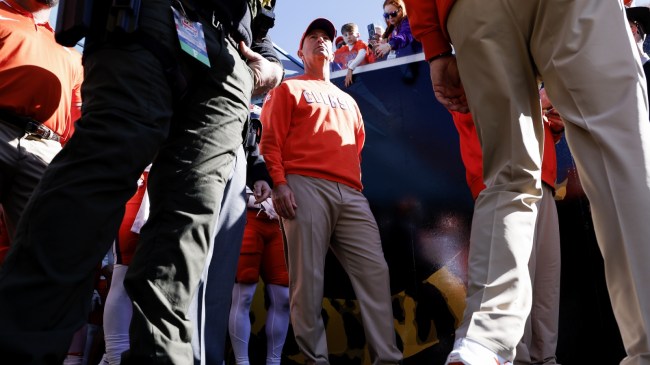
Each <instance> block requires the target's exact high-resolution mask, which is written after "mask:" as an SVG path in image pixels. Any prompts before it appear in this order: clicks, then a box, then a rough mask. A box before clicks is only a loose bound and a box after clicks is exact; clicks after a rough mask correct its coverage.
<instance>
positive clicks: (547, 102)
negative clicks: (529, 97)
mask: <svg viewBox="0 0 650 365" xmlns="http://www.w3.org/2000/svg"><path fill="white" fill-rule="evenodd" d="M539 100H540V101H541V103H542V110H547V109H551V108H553V104H551V99H549V98H548V95H546V89H544V88H541V89H540V90H539Z"/></svg>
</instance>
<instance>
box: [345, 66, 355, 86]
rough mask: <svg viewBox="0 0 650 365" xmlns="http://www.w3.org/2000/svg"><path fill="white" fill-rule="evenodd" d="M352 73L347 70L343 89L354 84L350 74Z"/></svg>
mask: <svg viewBox="0 0 650 365" xmlns="http://www.w3.org/2000/svg"><path fill="white" fill-rule="evenodd" d="M353 72H354V71H353V70H351V69H349V68H348V73H347V74H345V87H349V86H350V85H352V83H353V82H354V81H352V73H353Z"/></svg>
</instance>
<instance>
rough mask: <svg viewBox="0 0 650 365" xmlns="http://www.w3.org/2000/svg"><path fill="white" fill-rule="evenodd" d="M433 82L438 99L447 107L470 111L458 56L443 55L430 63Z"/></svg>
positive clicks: (463, 111)
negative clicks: (457, 60)
mask: <svg viewBox="0 0 650 365" xmlns="http://www.w3.org/2000/svg"><path fill="white" fill-rule="evenodd" d="M429 70H430V72H431V84H432V85H433V93H434V94H435V95H436V99H438V101H439V102H440V103H441V104H442V105H443V106H444V107H445V108H447V109H449V110H452V111H457V112H460V113H469V106H468V105H467V98H466V96H465V89H464V88H463V83H462V82H461V80H460V74H459V73H458V65H457V64H456V57H455V56H449V57H441V58H438V59H435V60H433V61H431V63H429Z"/></svg>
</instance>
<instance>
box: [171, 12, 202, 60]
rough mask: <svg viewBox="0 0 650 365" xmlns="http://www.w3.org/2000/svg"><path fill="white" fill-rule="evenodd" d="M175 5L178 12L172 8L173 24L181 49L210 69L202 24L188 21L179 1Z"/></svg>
mask: <svg viewBox="0 0 650 365" xmlns="http://www.w3.org/2000/svg"><path fill="white" fill-rule="evenodd" d="M176 4H178V7H179V8H180V10H178V9H176V8H175V7H173V6H172V11H173V12H174V23H176V32H177V33H178V40H179V42H180V44H181V49H182V50H183V51H185V52H186V53H187V54H189V55H190V56H192V57H194V58H196V59H197V60H199V61H200V62H201V63H203V64H205V65H206V66H208V67H210V60H209V59H208V51H207V47H206V44H205V34H204V33H203V24H201V23H200V22H198V21H196V22H195V21H192V20H190V19H189V18H188V16H187V13H185V9H184V8H183V5H182V4H181V2H180V1H176Z"/></svg>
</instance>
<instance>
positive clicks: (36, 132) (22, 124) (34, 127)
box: [0, 109, 61, 142]
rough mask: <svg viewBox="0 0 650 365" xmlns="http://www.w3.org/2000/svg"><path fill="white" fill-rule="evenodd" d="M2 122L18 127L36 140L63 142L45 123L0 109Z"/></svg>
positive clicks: (0, 120)
mask: <svg viewBox="0 0 650 365" xmlns="http://www.w3.org/2000/svg"><path fill="white" fill-rule="evenodd" d="M0 122H3V123H6V124H9V125H13V126H15V127H18V128H20V129H21V130H23V131H25V133H27V134H29V135H30V136H33V137H36V138H40V139H49V140H52V141H56V142H60V141H61V136H59V135H58V134H56V133H55V132H54V131H53V130H51V129H50V128H48V127H46V126H44V125H43V123H39V122H37V121H36V120H34V119H32V118H29V117H25V116H22V115H17V114H14V113H12V112H9V111H6V110H1V109H0Z"/></svg>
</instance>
